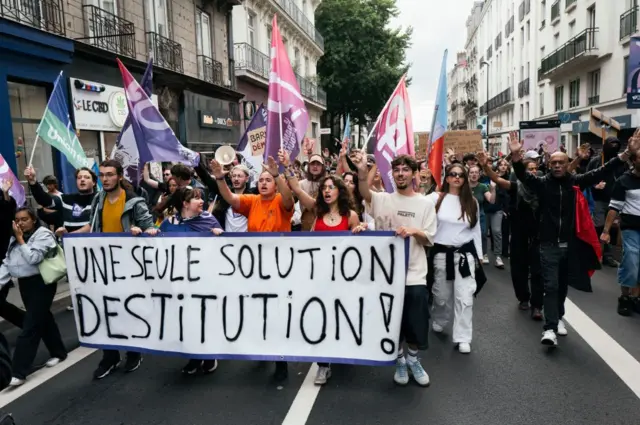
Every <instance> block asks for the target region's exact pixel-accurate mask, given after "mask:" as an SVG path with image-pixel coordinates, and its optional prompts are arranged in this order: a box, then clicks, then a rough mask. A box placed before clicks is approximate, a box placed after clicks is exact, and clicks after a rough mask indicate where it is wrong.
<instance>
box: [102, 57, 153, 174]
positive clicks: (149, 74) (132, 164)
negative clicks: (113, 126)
mask: <svg viewBox="0 0 640 425" xmlns="http://www.w3.org/2000/svg"><path fill="white" fill-rule="evenodd" d="M141 84H142V88H143V89H144V92H145V93H146V94H147V96H149V97H151V95H152V92H153V59H149V62H147V68H146V69H145V70H144V74H143V75H142V81H141ZM111 159H115V160H117V161H118V162H120V164H122V167H123V168H124V178H125V179H127V181H129V182H130V183H131V184H133V185H134V186H137V185H138V183H140V179H141V176H142V173H141V171H142V168H143V167H144V163H141V162H140V154H139V153H138V146H137V145H136V138H135V135H134V133H133V128H132V127H131V114H129V115H127V119H126V121H125V122H124V125H123V126H122V130H121V131H120V134H119V135H118V140H117V141H116V146H115V148H114V149H113V151H112V152H111Z"/></svg>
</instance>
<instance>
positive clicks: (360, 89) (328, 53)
mask: <svg viewBox="0 0 640 425" xmlns="http://www.w3.org/2000/svg"><path fill="white" fill-rule="evenodd" d="M398 13H399V11H398V9H397V7H396V4H395V0H324V1H323V2H322V3H321V4H320V6H319V7H318V9H317V10H316V26H317V27H318V30H319V31H320V33H321V34H322V35H323V36H324V41H325V53H324V56H322V57H321V58H320V60H319V61H318V76H319V79H320V84H321V85H322V86H323V88H324V89H325V91H326V92H327V111H328V113H329V117H330V123H331V128H332V129H333V127H334V125H335V124H336V123H338V122H339V120H340V118H342V117H344V116H345V115H346V114H350V115H351V120H352V122H354V123H356V124H360V125H364V124H367V123H368V122H370V121H372V120H375V119H376V118H377V116H378V114H379V113H380V111H381V110H382V108H383V107H384V105H385V103H386V101H387V100H388V99H389V96H390V95H391V92H392V91H393V89H394V88H395V86H396V85H397V84H398V81H399V80H400V77H402V75H403V74H404V73H406V72H407V71H408V69H409V66H410V65H409V64H407V63H406V60H405V51H406V49H407V48H408V47H409V46H410V44H411V33H412V28H411V27H409V28H407V29H406V30H404V31H403V30H402V28H396V29H394V28H391V27H390V26H389V22H390V20H391V18H393V17H395V16H397V15H398ZM407 83H408V82H407Z"/></svg>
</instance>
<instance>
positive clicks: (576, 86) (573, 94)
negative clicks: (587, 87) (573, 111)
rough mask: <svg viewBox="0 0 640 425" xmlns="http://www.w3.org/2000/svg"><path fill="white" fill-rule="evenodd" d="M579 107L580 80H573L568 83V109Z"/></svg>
mask: <svg viewBox="0 0 640 425" xmlns="http://www.w3.org/2000/svg"><path fill="white" fill-rule="evenodd" d="M579 105H580V79H579V78H578V79H576V80H573V81H571V82H570V83H569V108H575V107H576V106H579Z"/></svg>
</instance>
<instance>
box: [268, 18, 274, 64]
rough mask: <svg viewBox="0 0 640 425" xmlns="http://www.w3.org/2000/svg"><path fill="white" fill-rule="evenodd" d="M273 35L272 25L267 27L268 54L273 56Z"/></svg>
mask: <svg viewBox="0 0 640 425" xmlns="http://www.w3.org/2000/svg"><path fill="white" fill-rule="evenodd" d="M271 34H273V28H272V27H271V25H267V52H269V56H271Z"/></svg>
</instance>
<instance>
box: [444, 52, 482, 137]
mask: <svg viewBox="0 0 640 425" xmlns="http://www.w3.org/2000/svg"><path fill="white" fill-rule="evenodd" d="M468 74H469V68H468V61H467V53H466V52H458V54H457V55H456V64H455V65H454V66H453V69H452V70H451V71H449V73H448V74H447V98H448V101H447V104H448V105H447V112H448V113H447V120H448V121H449V122H448V123H447V128H448V129H449V130H466V129H467V128H469V127H468V126H467V120H466V117H465V109H466V106H467V102H468V96H467V90H466V88H465V84H466V83H467V81H468V80H469V77H468ZM470 128H475V127H470Z"/></svg>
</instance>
